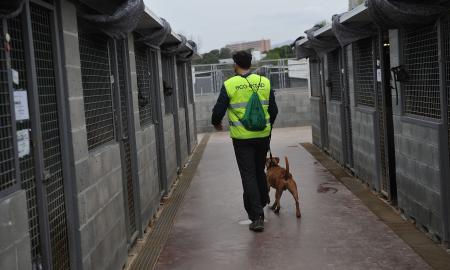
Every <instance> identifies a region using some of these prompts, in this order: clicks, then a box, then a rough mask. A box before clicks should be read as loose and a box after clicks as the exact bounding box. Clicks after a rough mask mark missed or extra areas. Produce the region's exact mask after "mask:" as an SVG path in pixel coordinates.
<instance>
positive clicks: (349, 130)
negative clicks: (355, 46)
mask: <svg viewBox="0 0 450 270" xmlns="http://www.w3.org/2000/svg"><path fill="white" fill-rule="evenodd" d="M343 57H344V61H343V62H344V65H343V66H344V68H345V72H344V85H343V86H344V102H343V103H344V116H345V119H344V121H345V136H346V139H347V142H346V144H347V145H346V147H347V163H348V166H349V167H350V168H352V167H353V126H352V114H351V111H350V108H351V104H350V86H349V81H350V74H349V71H350V65H351V63H350V62H349V61H348V53H347V49H346V48H344V55H343Z"/></svg>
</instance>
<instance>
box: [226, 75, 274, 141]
mask: <svg viewBox="0 0 450 270" xmlns="http://www.w3.org/2000/svg"><path fill="white" fill-rule="evenodd" d="M249 83H250V84H251V85H252V86H251V87H250V84H249ZM258 84H259V88H258ZM224 85H225V89H226V91H227V94H228V97H229V98H230V105H229V107H228V120H229V121H230V136H231V138H233V139H254V138H265V137H269V136H270V130H271V125H270V115H269V111H268V108H269V98H270V81H269V79H267V78H266V77H264V76H259V75H256V74H251V75H249V76H248V77H247V78H244V77H242V76H234V77H232V78H230V79H228V80H226V81H225V83H224ZM256 90H258V92H257V93H258V96H259V99H260V101H261V104H262V106H263V109H264V114H265V116H266V120H267V126H266V128H265V129H264V130H262V131H249V130H247V129H246V128H245V127H244V126H243V125H242V123H241V122H240V119H242V118H243V117H244V114H245V110H246V107H247V103H248V101H249V100H250V97H251V95H252V94H253V91H256Z"/></svg>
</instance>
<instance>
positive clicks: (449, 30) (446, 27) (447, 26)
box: [442, 17, 450, 153]
mask: <svg viewBox="0 0 450 270" xmlns="http://www.w3.org/2000/svg"><path fill="white" fill-rule="evenodd" d="M442 33H444V35H443V40H442V41H443V42H442V43H443V44H442V45H443V46H442V49H443V55H444V59H445V86H446V92H447V107H448V115H447V119H448V142H449V147H450V17H447V18H445V20H443V22H442ZM449 153H450V148H449Z"/></svg>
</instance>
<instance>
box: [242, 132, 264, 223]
mask: <svg viewBox="0 0 450 270" xmlns="http://www.w3.org/2000/svg"><path fill="white" fill-rule="evenodd" d="M233 146H234V153H235V154H236V160H237V164H238V167H239V172H240V173H241V178H242V186H243V188H244V207H245V210H246V211H247V214H248V217H249V219H251V220H256V219H258V218H259V217H264V210H263V208H264V206H266V205H267V204H268V203H269V200H270V199H269V188H268V186H267V180H266V174H265V172H264V168H265V164H266V156H267V151H268V150H269V138H261V139H259V138H258V139H249V140H238V139H233Z"/></svg>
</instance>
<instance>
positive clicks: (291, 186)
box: [266, 157, 301, 218]
mask: <svg viewBox="0 0 450 270" xmlns="http://www.w3.org/2000/svg"><path fill="white" fill-rule="evenodd" d="M284 159H285V161H286V169H283V168H281V167H280V165H279V163H280V159H279V158H277V157H273V158H267V160H266V168H267V173H266V175H267V183H268V185H269V188H270V187H273V188H274V189H275V190H276V194H275V202H274V204H273V205H272V210H274V211H275V213H279V212H280V198H281V195H282V194H283V191H285V190H286V189H287V190H289V192H291V194H292V196H293V197H294V200H295V207H296V215H297V217H298V218H299V217H301V213H300V206H299V202H298V190H297V184H296V183H295V181H294V179H293V177H292V174H290V173H289V161H288V159H287V157H285V158H284Z"/></svg>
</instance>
